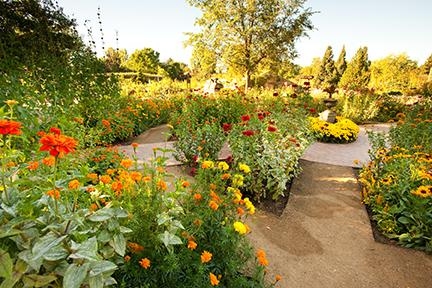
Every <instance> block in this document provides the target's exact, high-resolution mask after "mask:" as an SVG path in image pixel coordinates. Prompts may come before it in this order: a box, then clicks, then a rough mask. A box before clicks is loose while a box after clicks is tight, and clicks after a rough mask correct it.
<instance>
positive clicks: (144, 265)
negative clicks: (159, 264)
mask: <svg viewBox="0 0 432 288" xmlns="http://www.w3.org/2000/svg"><path fill="white" fill-rule="evenodd" d="M150 263H151V262H150V260H149V259H148V258H143V259H141V260H140V261H139V264H140V265H141V267H142V268H144V269H148V268H149V267H150Z"/></svg>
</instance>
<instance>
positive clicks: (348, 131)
mask: <svg viewBox="0 0 432 288" xmlns="http://www.w3.org/2000/svg"><path fill="white" fill-rule="evenodd" d="M309 121H310V125H311V128H312V131H313V133H314V134H315V136H316V138H317V139H318V141H321V142H325V143H339V144H341V143H351V142H354V141H355V140H357V137H358V134H359V132H360V128H359V127H358V126H357V125H356V124H355V123H354V122H352V121H351V120H349V119H345V118H342V117H340V116H336V122H335V123H329V122H326V121H324V120H321V119H320V118H319V117H309Z"/></svg>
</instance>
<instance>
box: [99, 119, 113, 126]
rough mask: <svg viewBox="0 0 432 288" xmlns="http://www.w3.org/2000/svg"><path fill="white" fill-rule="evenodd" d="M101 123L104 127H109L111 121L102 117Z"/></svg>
mask: <svg viewBox="0 0 432 288" xmlns="http://www.w3.org/2000/svg"><path fill="white" fill-rule="evenodd" d="M101 122H102V125H103V126H104V127H105V128H110V127H111V123H110V121H108V120H106V119H102V121H101Z"/></svg>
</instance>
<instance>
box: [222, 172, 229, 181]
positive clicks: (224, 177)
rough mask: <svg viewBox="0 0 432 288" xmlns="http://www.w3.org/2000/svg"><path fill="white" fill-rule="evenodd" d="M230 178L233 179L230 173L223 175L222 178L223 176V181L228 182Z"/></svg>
mask: <svg viewBox="0 0 432 288" xmlns="http://www.w3.org/2000/svg"><path fill="white" fill-rule="evenodd" d="M230 178H231V175H230V174H229V173H225V174H222V176H221V179H222V180H228V179H230Z"/></svg>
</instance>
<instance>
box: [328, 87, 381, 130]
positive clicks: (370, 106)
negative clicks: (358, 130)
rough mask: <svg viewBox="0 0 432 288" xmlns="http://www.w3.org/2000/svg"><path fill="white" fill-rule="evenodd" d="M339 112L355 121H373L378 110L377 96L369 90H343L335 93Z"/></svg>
mask: <svg viewBox="0 0 432 288" xmlns="http://www.w3.org/2000/svg"><path fill="white" fill-rule="evenodd" d="M335 98H336V99H338V105H337V106H336V109H337V111H339V114H340V115H341V116H342V117H344V118H348V119H351V120H352V121H354V122H355V123H364V122H368V121H373V120H374V119H375V118H376V117H377V116H378V114H379V112H380V106H379V102H378V97H377V96H376V95H375V94H373V93H372V92H369V91H362V92H356V91H344V92H342V93H339V94H338V95H335Z"/></svg>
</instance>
